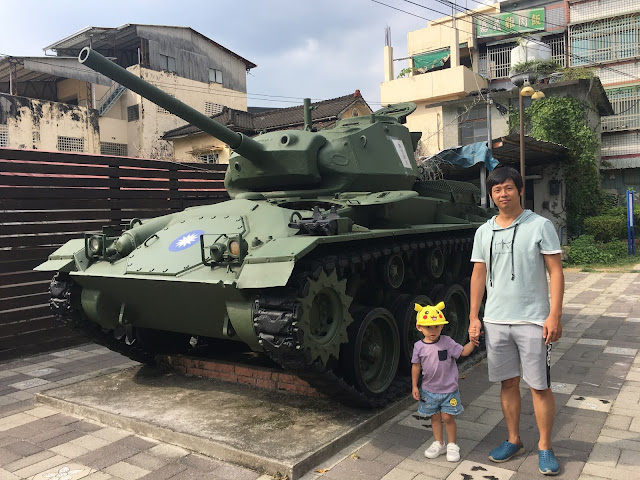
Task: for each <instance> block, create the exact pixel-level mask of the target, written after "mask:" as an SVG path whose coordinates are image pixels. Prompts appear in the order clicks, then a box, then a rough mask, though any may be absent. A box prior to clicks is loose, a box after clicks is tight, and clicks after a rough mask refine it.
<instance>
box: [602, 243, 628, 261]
mask: <svg viewBox="0 0 640 480" xmlns="http://www.w3.org/2000/svg"><path fill="white" fill-rule="evenodd" d="M602 248H603V249H604V251H605V253H608V254H610V255H612V256H613V258H616V259H617V258H627V256H628V255H629V246H628V244H627V242H626V241H624V242H623V241H620V240H614V241H612V242H609V243H605V244H604V245H603V246H602Z"/></svg>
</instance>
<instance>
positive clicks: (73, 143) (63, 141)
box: [58, 136, 84, 152]
mask: <svg viewBox="0 0 640 480" xmlns="http://www.w3.org/2000/svg"><path fill="white" fill-rule="evenodd" d="M58 150H59V151H61V152H84V138H76V137H60V136H58Z"/></svg>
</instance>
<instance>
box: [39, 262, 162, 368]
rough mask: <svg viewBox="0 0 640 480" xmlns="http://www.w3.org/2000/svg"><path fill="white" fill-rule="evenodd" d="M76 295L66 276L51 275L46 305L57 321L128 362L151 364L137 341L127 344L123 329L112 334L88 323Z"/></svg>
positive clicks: (152, 357)
mask: <svg viewBox="0 0 640 480" xmlns="http://www.w3.org/2000/svg"><path fill="white" fill-rule="evenodd" d="M80 292H81V289H80V286H79V285H78V284H77V283H76V282H74V281H73V279H72V278H71V276H70V275H69V274H68V273H66V272H58V273H56V274H55V276H54V277H53V279H52V280H51V284H50V285H49V293H50V295H51V297H50V298H49V306H50V307H51V311H52V312H53V314H54V316H55V317H56V319H57V320H58V321H60V322H62V323H64V324H65V325H67V326H69V327H71V328H72V329H74V330H77V331H79V332H80V333H81V334H82V335H83V336H85V337H86V338H87V339H89V340H91V341H92V342H94V343H97V344H98V345H102V346H104V347H107V348H108V349H110V350H113V351H115V352H118V353H120V354H122V355H124V356H126V357H129V358H130V359H131V360H135V361H136V362H141V363H146V364H153V363H155V355H153V354H151V353H149V352H147V351H145V350H143V349H142V348H140V347H139V346H138V345H137V342H133V343H127V339H126V331H125V330H124V328H123V330H122V332H115V331H114V330H107V329H104V328H101V327H100V326H99V325H98V324H96V323H93V322H90V321H88V320H87V318H86V317H85V316H84V313H83V312H82V309H81V307H80Z"/></svg>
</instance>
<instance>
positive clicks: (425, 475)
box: [0, 273, 640, 480]
mask: <svg viewBox="0 0 640 480" xmlns="http://www.w3.org/2000/svg"><path fill="white" fill-rule="evenodd" d="M566 279H567V287H566V293H565V306H564V315H563V328H564V335H563V338H562V339H561V340H560V341H559V342H557V344H556V345H554V348H553V351H552V363H553V367H552V370H551V375H552V381H553V390H554V391H555V392H556V395H555V397H556V404H557V415H556V421H555V425H554V434H553V441H554V450H555V452H556V455H557V456H558V458H559V460H560V462H561V467H562V468H561V472H560V475H559V476H558V477H557V478H563V479H579V480H596V479H623V480H631V479H635V478H637V477H638V475H639V474H640V354H639V353H638V349H639V346H640V275H639V274H637V273H628V274H611V273H588V274H587V273H567V274H566ZM132 365H134V362H131V361H129V360H128V359H126V358H124V357H122V356H120V355H118V354H116V353H114V352H111V351H109V350H107V349H104V348H102V347H98V346H95V345H84V346H80V347H77V348H73V349H68V350H64V351H60V352H53V353H48V354H43V355H39V356H33V357H28V358H24V359H20V360H17V361H13V362H9V363H4V364H0V480H14V479H33V480H36V479H37V480H44V479H53V480H62V479H64V480H77V479H80V478H84V479H87V480H109V479H115V480H118V479H120V480H136V479H146V480H165V479H172V480H181V479H205V478H206V479H212V480H218V479H229V480H245V479H246V480H258V479H260V480H267V479H271V477H269V476H267V475H260V474H259V473H257V472H254V471H251V470H248V469H245V468H241V467H237V466H234V465H230V464H225V463H222V462H218V461H216V460H213V459H210V458H207V457H204V456H201V455H197V454H194V453H192V452H189V451H187V450H184V449H182V448H179V447H176V446H173V445H168V444H165V443H161V442H157V441H155V440H153V439H150V438H143V437H140V436H137V435H133V434H131V433H130V432H127V431H124V430H120V429H117V428H113V427H106V426H104V425H101V424H98V423H96V422H92V421H87V420H85V419H83V418H81V417H78V416H74V415H68V414H63V413H60V412H58V411H56V410H53V409H51V408H48V407H43V406H40V405H39V404H37V403H34V400H33V395H34V393H35V392H40V391H43V390H46V389H50V388H55V387H58V386H62V385H67V384H70V383H74V382H78V381H81V380H83V379H86V378H90V377H93V376H97V375H102V374H105V373H110V372H113V371H116V370H119V369H123V368H127V367H130V366H132ZM460 391H461V395H462V401H463V404H464V406H465V411H464V413H463V414H461V415H460V416H459V417H458V422H457V423H458V444H459V445H460V448H461V452H460V453H461V461H460V462H458V463H450V462H447V461H446V460H445V459H444V457H440V458H438V459H434V460H429V459H427V458H425V457H424V455H423V451H424V450H425V448H426V447H428V446H429V445H430V444H431V442H432V441H433V437H432V435H431V429H430V425H429V421H428V420H424V419H421V418H419V417H417V416H416V415H415V411H414V410H413V409H411V410H407V411H405V412H403V413H401V414H400V415H398V416H396V417H395V418H393V419H391V420H390V421H388V422H387V423H385V424H384V425H383V426H381V427H380V428H378V429H377V430H375V431H374V432H372V433H371V434H369V435H367V436H365V437H363V438H361V439H359V440H357V441H356V442H354V443H353V444H351V445H349V446H348V447H347V448H345V449H343V450H342V451H341V452H339V453H338V454H336V455H335V456H334V457H332V458H331V459H329V460H328V461H326V462H324V463H323V464H321V465H318V466H317V467H315V468H314V469H312V470H311V471H310V472H308V473H307V474H306V475H305V476H304V477H303V478H304V480H360V479H362V480H365V479H366V480H376V479H382V480H429V479H456V480H475V479H478V480H480V479H498V480H503V479H511V480H521V479H531V478H542V475H541V474H540V473H539V472H538V470H537V451H536V444H537V430H536V426H535V418H534V414H533V407H532V404H531V395H530V393H529V392H528V391H527V389H526V388H523V389H522V393H523V404H522V411H523V414H522V421H521V430H522V432H521V434H522V438H523V441H524V443H525V447H526V452H525V454H524V455H521V456H519V457H516V458H515V459H513V460H511V461H509V462H506V463H502V464H494V463H491V462H490V461H488V459H487V454H488V452H489V451H490V450H491V449H492V448H493V447H494V446H496V445H498V444H499V443H501V442H502V441H503V440H504V439H505V438H506V428H505V425H504V420H503V418H502V412H501V408H500V398H499V395H500V389H499V386H498V385H494V384H490V383H488V380H487V371H486V363H485V362H482V363H480V364H479V365H477V366H475V367H473V368H472V369H471V370H469V371H467V372H466V373H465V374H464V375H463V376H462V377H461V379H460Z"/></svg>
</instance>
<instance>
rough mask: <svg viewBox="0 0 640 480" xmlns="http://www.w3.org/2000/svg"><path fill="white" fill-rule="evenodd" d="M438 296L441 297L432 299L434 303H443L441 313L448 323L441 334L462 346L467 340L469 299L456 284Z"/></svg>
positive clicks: (443, 290)
mask: <svg viewBox="0 0 640 480" xmlns="http://www.w3.org/2000/svg"><path fill="white" fill-rule="evenodd" d="M440 294H441V296H440V297H439V298H434V301H436V302H439V301H440V300H442V301H443V302H444V305H445V307H444V312H443V313H444V316H445V318H446V319H447V322H449V324H448V325H445V326H444V328H443V329H442V333H443V334H444V335H448V336H450V337H451V338H453V339H454V340H455V341H456V342H458V343H460V344H461V345H464V344H465V343H466V342H467V339H468V338H469V297H467V294H466V292H465V291H464V288H462V286H461V285H458V284H457V283H455V284H453V285H449V286H448V287H446V288H444V289H442V290H440Z"/></svg>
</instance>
